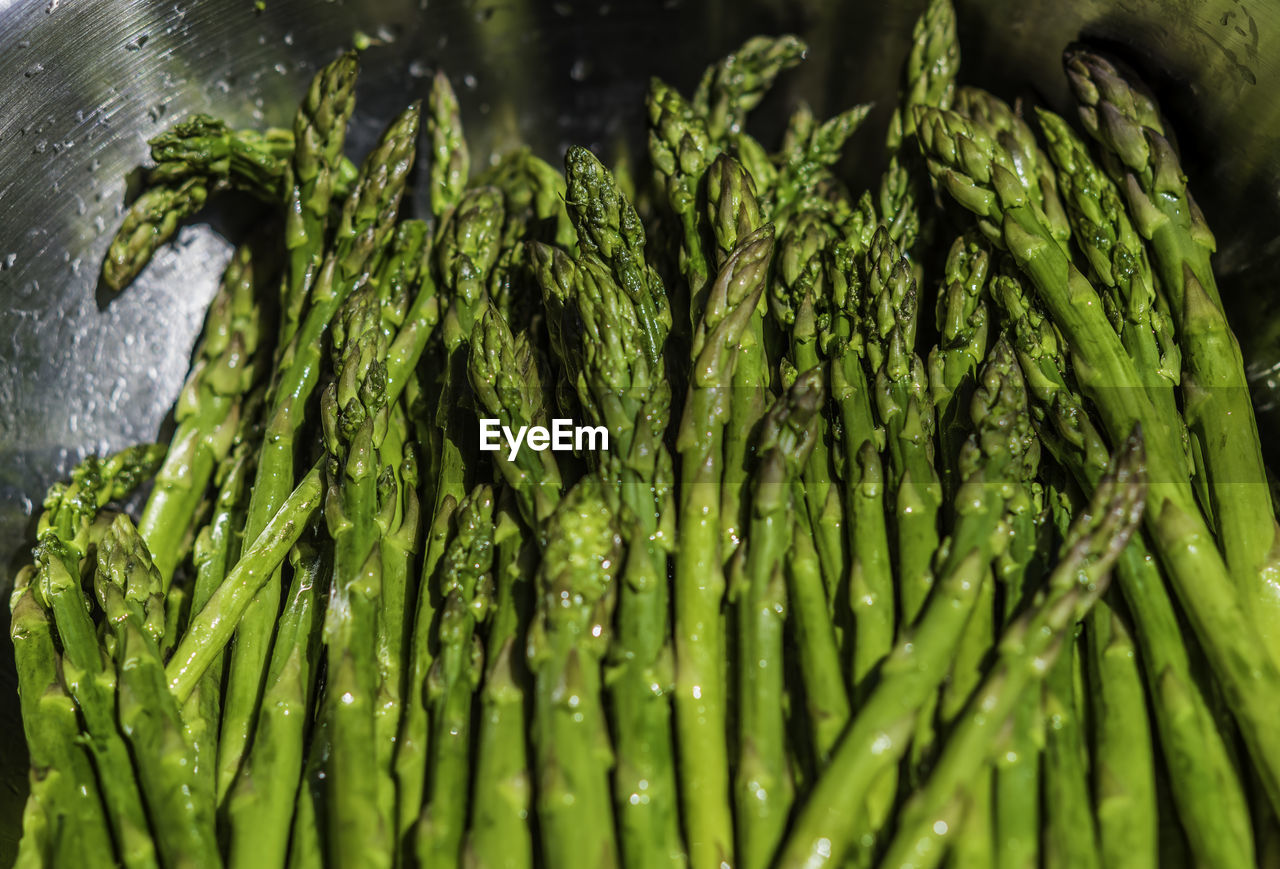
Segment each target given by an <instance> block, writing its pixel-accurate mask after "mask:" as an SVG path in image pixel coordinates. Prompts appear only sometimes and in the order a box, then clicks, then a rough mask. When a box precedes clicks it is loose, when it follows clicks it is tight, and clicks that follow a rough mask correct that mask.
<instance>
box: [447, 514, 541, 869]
mask: <svg viewBox="0 0 1280 869" xmlns="http://www.w3.org/2000/svg"><path fill="white" fill-rule="evenodd" d="M504 493H505V494H504V496H500V497H499V501H498V507H497V514H496V517H495V520H494V532H493V546H494V550H495V556H494V576H495V580H496V581H495V586H496V590H495V592H494V604H493V609H492V613H491V615H490V617H489V634H488V636H487V637H486V638H485V672H484V681H483V686H482V688H481V692H480V715H479V721H478V722H477V725H476V731H477V736H476V747H475V774H474V776H473V777H472V781H471V826H470V828H469V829H468V831H467V837H466V841H465V843H464V846H463V847H464V849H465V850H464V852H463V862H464V863H465V864H466V865H468V866H475V867H477V869H489V867H495V869H497V867H503V869H522V867H531V866H532V865H533V860H534V845H533V831H532V825H531V823H530V809H531V805H530V801H531V797H532V782H531V781H530V780H529V758H528V753H527V751H526V745H525V741H526V726H527V719H526V715H525V705H526V701H527V700H528V696H527V693H526V684H527V677H528V673H527V671H526V670H525V668H524V666H523V660H522V658H521V656H520V652H519V650H520V649H521V648H522V647H523V645H524V641H525V639H526V634H527V630H528V616H529V612H528V603H529V602H530V595H529V593H528V592H529V589H528V585H529V584H530V582H531V578H532V575H533V573H534V571H535V567H534V563H533V559H534V556H535V554H536V552H537V549H536V545H535V543H534V538H533V537H532V536H531V535H530V534H528V532H527V531H525V529H524V528H523V527H522V526H521V524H520V519H519V511H518V508H517V507H516V505H515V503H514V499H513V498H511V497H510V494H511V493H510V490H509V489H507V490H504Z"/></svg>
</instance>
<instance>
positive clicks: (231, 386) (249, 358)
mask: <svg viewBox="0 0 1280 869" xmlns="http://www.w3.org/2000/svg"><path fill="white" fill-rule="evenodd" d="M255 266H257V268H258V270H259V271H260V269H261V267H260V266H258V264H257V263H256V262H255V256H254V252H253V249H252V248H251V247H250V246H249V245H242V246H241V247H240V248H239V249H238V250H237V251H236V252H235V254H233V256H232V258H231V262H230V264H229V265H228V266H227V269H226V271H225V272H224V273H223V276H222V285H221V287H220V288H219V290H218V294H217V295H216V296H214V299H213V302H212V303H211V304H210V308H209V314H208V316H207V317H206V320H205V326H204V337H203V339H202V340H201V342H200V346H199V347H198V348H197V350H196V362H195V365H194V366H193V367H192V370H191V373H190V374H189V375H188V376H187V382H186V383H185V384H183V387H182V391H181V392H180V393H179V395H178V403H177V409H176V410H175V411H174V419H175V421H176V422H177V428H176V430H175V431H174V434H173V438H172V440H171V441H170V445H169V451H168V453H167V454H166V455H165V460H164V464H163V465H161V467H160V470H159V471H158V472H157V473H156V484H155V487H154V488H153V489H152V490H151V495H150V496H149V497H148V498H147V504H146V506H145V507H144V508H143V511H142V517H141V519H140V520H139V522H138V531H139V533H140V534H141V535H142V539H143V540H144V541H146V543H147V546H148V548H149V549H150V550H151V551H153V552H155V553H156V555H155V563H156V568H157V569H158V570H159V571H160V576H161V577H162V579H163V582H164V588H165V589H167V588H168V587H169V583H170V582H171V581H172V579H173V571H174V568H175V567H177V558H178V552H179V549H180V545H179V544H180V542H181V538H182V536H183V535H185V534H186V533H187V530H188V527H189V526H190V524H191V520H192V517H193V516H194V514H195V511H196V507H197V505H198V504H199V501H200V499H201V498H202V497H203V496H204V491H205V487H206V486H207V485H208V482H209V478H210V476H211V475H212V474H213V470H214V468H215V466H216V465H217V464H218V463H220V462H221V461H222V460H223V459H225V458H226V456H227V454H228V453H229V452H230V450H231V446H232V442H233V439H234V436H235V434H236V432H237V429H238V428H239V418H238V417H239V413H240V410H241V408H240V398H241V396H243V395H244V394H245V393H246V392H247V391H248V390H249V389H250V387H251V386H252V385H253V382H254V380H255V379H256V376H257V373H258V372H257V370H256V369H257V368H258V366H257V364H256V360H255V354H256V351H257V346H258V331H259V319H260V317H261V315H262V312H261V309H260V307H259V305H258V303H257V300H256V299H255V298H254V297H255V282H256V281H255ZM258 277H261V276H260V275H259V276H258Z"/></svg>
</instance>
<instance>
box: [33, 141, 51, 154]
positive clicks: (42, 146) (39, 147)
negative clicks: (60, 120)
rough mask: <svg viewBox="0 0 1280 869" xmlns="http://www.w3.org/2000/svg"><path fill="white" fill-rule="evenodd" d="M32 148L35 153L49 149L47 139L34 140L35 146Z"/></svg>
mask: <svg viewBox="0 0 1280 869" xmlns="http://www.w3.org/2000/svg"><path fill="white" fill-rule="evenodd" d="M32 150H34V151H35V153H37V154H43V153H44V152H45V151H47V150H49V140H48V139H41V140H40V141H38V142H36V146H35V148H34V149H32Z"/></svg>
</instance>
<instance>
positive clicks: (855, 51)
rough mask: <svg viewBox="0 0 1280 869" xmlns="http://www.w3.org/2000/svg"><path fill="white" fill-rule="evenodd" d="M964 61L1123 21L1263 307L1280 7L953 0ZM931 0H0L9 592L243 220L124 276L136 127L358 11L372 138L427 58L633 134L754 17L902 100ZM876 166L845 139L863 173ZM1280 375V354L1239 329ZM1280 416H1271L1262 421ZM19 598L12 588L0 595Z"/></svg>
mask: <svg viewBox="0 0 1280 869" xmlns="http://www.w3.org/2000/svg"><path fill="white" fill-rule="evenodd" d="M957 2H958V5H959V7H960V20H961V35H962V45H963V49H964V72H963V76H964V78H965V79H966V80H967V81H968V82H971V83H975V84H980V85H983V86H986V87H989V88H992V89H994V90H996V91H998V92H1000V93H1002V94H1003V95H1005V96H1009V97H1012V96H1017V95H1018V94H1019V93H1029V92H1034V93H1036V94H1038V95H1039V96H1040V97H1042V98H1043V99H1046V100H1047V101H1048V102H1049V103H1051V104H1054V105H1056V106H1058V107H1059V108H1062V107H1064V106H1065V101H1066V90H1065V85H1064V82H1063V78H1062V75H1061V72H1060V65H1059V56H1060V51H1061V49H1062V48H1063V46H1064V45H1065V44H1066V43H1067V42H1069V41H1071V40H1073V39H1076V38H1079V37H1085V38H1089V39H1092V40H1097V41H1101V42H1103V43H1105V44H1114V45H1115V46H1117V47H1119V48H1121V49H1122V51H1123V53H1124V54H1125V56H1127V57H1128V58H1129V59H1130V60H1131V61H1133V62H1135V63H1136V64H1137V65H1138V66H1139V67H1140V68H1141V69H1142V70H1143V71H1144V72H1146V73H1147V74H1148V75H1149V76H1150V77H1151V78H1152V79H1153V80H1154V81H1155V83H1156V85H1157V87H1158V89H1159V91H1160V94H1161V96H1162V97H1163V99H1164V100H1165V104H1166V106H1167V107H1168V108H1169V110H1170V112H1171V114H1172V115H1173V120H1174V122H1175V126H1176V127H1177V128H1179V129H1181V130H1182V131H1183V139H1182V142H1181V145H1182V147H1183V150H1184V152H1185V153H1186V154H1187V156H1188V162H1189V165H1190V166H1191V167H1192V174H1193V180H1194V182H1195V189H1196V191H1197V194H1198V195H1199V197H1200V198H1201V200H1202V202H1203V205H1204V207H1205V211H1206V212H1207V213H1208V215H1209V217H1210V219H1211V221H1212V222H1213V225H1214V227H1215V229H1216V230H1217V232H1218V238H1219V240H1220V243H1221V245H1222V248H1221V253H1220V255H1219V258H1218V265H1219V267H1220V269H1222V271H1223V272H1224V287H1225V290H1226V292H1227V293H1228V294H1229V295H1230V296H1231V297H1232V299H1233V302H1234V308H1233V311H1234V313H1235V314H1236V315H1237V316H1236V317H1235V319H1236V321H1237V323H1238V324H1239V325H1241V326H1248V325H1250V324H1251V323H1252V322H1253V321H1254V320H1256V319H1257V318H1254V317H1252V316H1251V315H1252V314H1253V312H1254V310H1255V309H1256V308H1257V306H1258V305H1260V304H1262V303H1264V302H1265V301H1266V300H1267V299H1268V298H1270V296H1271V295H1273V294H1272V293H1271V292H1270V290H1269V287H1270V285H1271V282H1272V281H1273V279H1274V278H1275V277H1276V276H1277V274H1278V273H1280V245H1278V242H1277V238H1276V231H1275V229H1276V227H1277V226H1280V221H1278V220H1277V218H1278V217H1280V204H1278V203H1280V148H1278V147H1277V145H1280V141H1277V140H1278V139H1280V99H1277V97H1276V96H1275V95H1276V94H1277V93H1280V65H1278V64H1277V58H1280V51H1278V50H1277V44H1276V41H1277V38H1278V37H1280V4H1276V3H1271V2H1266V0H1248V2H1245V0H1077V2H1071V3H1063V2H1061V0H957ZM921 6H923V0H912V2H894V0H850V2H843V3H842V2H828V0H801V2H795V0H751V2H746V3H731V2H729V0H712V2H692V0H612V2H599V0H591V2H583V0H556V2H545V0H537V2H535V0H528V2H525V3H520V2H510V0H482V2H460V0H431V2H430V3H428V2H427V0H370V2H348V3H341V2H319V0H267V2H266V8H265V10H264V11H262V12H255V11H254V10H253V8H252V3H251V2H250V0H201V2H193V0H177V2H137V0H76V2H71V0H0V58H3V63H0V589H3V588H4V587H6V586H7V585H8V584H9V583H10V582H11V577H12V574H13V572H14V570H15V568H16V566H17V565H19V564H20V563H21V562H22V560H23V559H24V558H25V557H26V551H27V546H28V544H27V542H26V541H27V539H28V537H29V535H30V530H31V527H32V524H33V518H32V511H33V510H34V509H38V506H39V501H40V498H41V497H42V493H43V491H44V490H45V488H46V487H47V486H48V485H49V484H50V482H52V481H53V480H55V479H57V478H58V477H59V476H60V475H62V474H64V473H65V472H66V470H67V469H68V468H69V467H70V466H71V465H72V464H73V463H74V462H75V461H76V460H77V459H78V458H80V457H81V456H83V455H84V454H85V453H87V452H89V451H95V450H96V451H105V450H110V449H116V448H119V447H122V446H124V445H126V444H129V443H132V442H136V441H140V440H149V439H153V438H155V437H157V435H158V433H159V434H163V427H164V421H165V416H166V414H167V412H168V408H169V406H170V405H171V403H172V401H173V399H174V397H175V395H176V393H177V390H178V388H179V386H180V384H181V381H182V378H183V376H184V374H185V371H186V367H187V360H188V355H189V353H190V351H191V348H192V345H193V343H194V341H195V337H196V333H197V331H198V329H199V325H200V322H201V316H202V311H203V308H204V306H205V304H206V303H207V301H208V299H209V297H210V296H211V294H212V292H213V289H214V282H215V280H216V276H217V274H218V272H219V270H220V268H221V266H222V264H223V263H224V262H225V260H226V259H227V257H228V256H229V242H228V241H227V240H226V239H227V237H234V236H235V234H236V233H237V232H239V231H241V230H242V229H243V227H244V225H245V224H246V223H247V222H248V221H250V220H251V219H252V212H251V211H246V209H245V205H244V203H243V202H242V201H238V200H237V201H228V202H224V203H223V204H222V205H221V206H220V207H219V208H217V209H215V213H214V215H213V217H212V219H207V220H206V219H202V220H200V221H197V222H195V223H193V224H192V225H191V226H188V227H186V228H184V229H183V230H182V232H181V234H180V235H179V237H178V240H177V243H176V244H174V245H173V246H171V247H170V248H168V249H166V250H165V251H163V252H162V253H161V254H160V255H159V256H158V257H157V259H156V261H155V262H154V263H153V264H152V265H151V266H150V267H149V268H148V269H147V271H146V272H145V273H144V274H143V275H142V277H141V278H140V280H139V281H138V282H137V283H136V284H135V285H134V286H133V287H131V288H130V289H129V290H128V291H127V292H126V293H124V294H122V295H120V296H119V297H114V298H113V297H110V296H109V295H108V294H105V293H103V292H101V291H99V289H98V287H97V269H98V263H99V261H100V259H101V256H102V254H103V251H104V250H105V248H106V245H107V242H108V239H109V236H110V233H111V232H112V231H114V230H115V228H116V227H117V225H118V224H119V221H120V217H121V214H122V210H121V209H122V204H123V202H124V199H125V193H126V187H127V183H128V178H129V175H130V172H131V171H132V170H133V169H134V167H136V166H138V165H139V164H140V163H142V162H143V161H144V160H145V158H146V144H145V140H146V139H147V138H148V137H149V136H151V135H153V134H155V133H156V132H158V131H159V130H161V129H163V128H165V127H166V126H168V125H169V124H171V123H173V122H174V121H176V120H179V119H180V118H182V117H183V116H185V115H187V114H190V113H192V112H196V111H212V112H215V113H216V114H218V115H220V116H223V117H226V118H228V119H229V120H230V121H232V122H233V123H235V124H237V125H258V126H261V125H265V124H276V125H282V124H287V123H288V122H289V119H290V117H291V113H292V107H293V106H294V105H295V103H296V100H297V98H298V97H299V95H300V94H301V92H302V89H303V87H304V86H305V83H306V81H307V79H308V78H309V76H310V74H311V73H312V72H313V71H314V70H315V68H316V66H317V65H318V64H320V63H323V62H324V61H326V60H328V59H329V58H331V57H332V56H333V55H334V53H335V52H337V51H338V50H340V49H341V48H343V47H345V46H347V45H348V44H350V42H351V39H352V35H353V33H354V32H355V31H356V30H360V31H362V32H363V33H365V34H367V35H368V36H370V37H372V39H373V42H374V44H373V45H372V47H370V48H369V49H368V50H367V51H366V52H365V53H364V57H363V68H364V72H363V75H362V78H361V83H360V88H359V92H358V94H359V108H358V110H357V116H356V120H355V123H354V128H353V131H352V134H351V137H350V140H349V141H350V143H351V149H352V150H353V151H354V152H363V150H364V149H365V148H367V147H368V146H369V144H370V143H371V141H372V140H373V138H374V136H376V134H377V131H378V130H379V129H380V128H381V126H382V124H383V123H384V122H385V121H386V120H387V119H388V118H389V117H390V116H391V115H392V114H393V113H394V112H395V111H397V110H398V109H399V108H400V107H401V106H402V105H403V104H404V103H405V102H407V101H408V100H409V99H412V98H414V97H419V96H422V95H423V94H424V93H425V90H426V86H427V82H428V81H429V76H430V75H431V73H432V72H433V71H434V70H435V68H437V67H438V66H443V67H444V68H445V69H447V70H448V71H449V72H450V74H451V76H452V77H453V79H454V82H455V85H456V86H457V87H458V90H459V92H460V94H461V96H462V101H463V105H464V109H465V111H466V113H467V118H466V120H467V122H468V125H469V132H471V133H472V137H473V139H474V140H476V141H477V143H478V144H480V145H481V146H482V147H483V146H487V145H494V146H501V145H502V144H503V143H505V142H508V141H511V140H513V139H514V138H517V137H518V138H520V139H522V140H524V141H527V142H529V143H531V144H532V145H533V146H534V147H535V148H537V149H538V150H539V151H540V152H542V153H543V154H544V155H545V156H547V157H549V158H551V159H558V157H559V155H560V154H562V153H563V150H564V148H565V147H566V146H567V145H568V144H570V143H584V144H588V145H590V146H592V147H594V148H597V149H604V150H605V151H610V150H611V149H615V148H618V147H622V146H623V145H625V144H628V143H630V144H632V145H634V144H636V143H639V142H641V141H642V138H641V137H640V135H639V131H640V130H641V124H642V117H641V111H640V105H641V103H640V99H641V96H642V94H643V92H644V89H645V86H646V82H647V77H648V76H649V75H650V74H654V73H657V74H661V75H663V76H665V77H668V78H669V79H671V80H673V81H675V82H676V83H677V84H679V85H680V86H682V87H684V88H691V87H692V86H693V84H694V83H695V82H696V79H697V75H698V72H699V71H700V69H701V66H702V65H703V64H704V63H705V62H706V61H708V60H709V59H711V58H713V57H715V56H716V55H717V54H719V53H722V52H723V51H726V50H728V49H730V48H731V47H733V46H734V45H736V44H737V43H738V42H739V41H740V40H741V39H742V38H744V37H746V36H748V35H750V34H751V33H754V32H759V31H765V32H783V31H792V32H797V33H800V34H802V35H804V36H805V37H806V38H808V39H809V41H810V44H811V46H812V51H811V58H810V60H809V61H808V63H806V64H805V65H804V66H803V67H802V68H801V69H800V70H798V71H796V72H795V73H793V74H791V75H789V76H788V77H787V78H786V80H785V86H784V90H783V92H782V93H781V94H780V95H779V96H778V97H777V98H775V99H772V100H771V101H770V102H769V103H768V104H767V105H772V106H774V107H775V109H776V108H777V107H780V106H782V105H784V104H786V103H787V102H788V101H791V100H794V99H797V98H799V97H804V98H806V99H808V100H809V101H810V102H811V103H812V104H813V105H814V106H815V107H816V108H817V109H819V110H822V111H834V110H836V109H839V108H843V107H845V106H847V105H849V104H851V103H853V102H860V101H864V100H867V99H874V100H876V102H877V104H878V108H877V110H876V112H875V113H874V114H873V117H872V119H871V122H870V128H869V129H871V130H874V131H875V132H869V133H867V134H865V135H864V136H863V137H862V138H863V140H864V141H865V142H867V143H869V145H870V146H871V147H875V145H877V144H878V142H879V136H880V133H879V131H880V130H881V129H883V124H884V121H885V118H886V116H887V112H888V107H889V106H890V105H891V104H892V101H893V98H894V92H895V87H896V75H897V70H898V68H899V66H900V64H901V60H902V58H903V56H904V54H905V52H906V49H907V44H908V43H907V39H908V35H909V32H910V24H911V21H912V20H913V19H914V17H915V15H916V14H917V13H918V11H919V8H920V7H921ZM874 165H875V164H874V162H872V161H865V162H864V161H859V160H857V159H856V157H855V158H853V159H850V160H849V161H848V165H847V168H848V170H849V172H850V174H851V175H852V176H853V177H854V179H855V180H857V179H861V180H868V179H869V178H870V177H871V173H872V172H873V171H874ZM1251 346H1252V347H1253V348H1254V349H1252V351H1251V353H1252V358H1253V361H1254V365H1255V368H1257V369H1258V370H1259V372H1260V373H1261V376H1263V377H1265V376H1266V375H1267V372H1266V370H1265V369H1267V368H1268V366H1269V365H1270V363H1271V362H1272V361H1274V360H1280V351H1277V350H1275V349H1274V348H1273V346H1272V344H1271V343H1270V339H1269V336H1267V335H1266V334H1262V335H1260V336H1258V337H1257V338H1254V339H1251ZM1267 425H1268V426H1269V428H1268V431H1269V432H1270V431H1275V430H1276V428H1275V426H1274V425H1272V424H1271V423H1270V422H1269V421H1268V423H1267ZM0 610H3V612H4V615H3V616H0V618H7V608H3V607H0ZM10 657H11V653H10V650H9V648H8V645H7V644H4V645H3V654H0V729H2V731H3V732H5V733H8V734H10V739H9V741H8V742H7V743H6V746H5V747H3V748H0V861H6V862H7V860H8V859H9V857H10V856H11V855H12V853H13V852H12V846H13V841H14V836H15V835H16V829H17V820H18V811H19V809H20V806H21V799H22V792H23V790H24V784H23V781H24V778H23V773H24V769H25V766H24V764H25V760H24V758H23V757H22V752H21V745H20V740H17V739H16V738H15V737H14V736H13V734H16V733H17V732H19V731H18V730H17V728H18V727H19V726H20V725H18V724H17V722H16V717H15V708H14V707H15V704H14V690H13V684H14V679H13V674H12V665H11V662H9V661H8V659H9V658H10Z"/></svg>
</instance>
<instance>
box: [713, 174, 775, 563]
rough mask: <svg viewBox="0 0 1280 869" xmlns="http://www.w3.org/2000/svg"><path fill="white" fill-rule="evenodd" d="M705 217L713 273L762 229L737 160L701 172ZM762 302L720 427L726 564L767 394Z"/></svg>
mask: <svg viewBox="0 0 1280 869" xmlns="http://www.w3.org/2000/svg"><path fill="white" fill-rule="evenodd" d="M707 218H708V222H709V224H710V226H711V230H712V232H713V233H714V235H715V238H716V257H715V264H716V267H717V268H719V267H721V266H723V265H724V262H725V259H726V258H728V256H729V255H730V254H731V253H732V252H733V249H734V248H735V247H737V246H738V243H739V242H740V241H741V240H742V239H744V238H746V237H747V236H749V235H751V233H753V232H755V231H756V230H758V229H759V228H760V227H761V226H763V225H764V219H763V218H762V216H761V214H760V203H759V201H758V200H757V198H756V187H755V181H754V180H753V178H752V175H751V173H749V172H748V171H747V170H746V168H745V167H744V166H743V165H742V164H741V163H740V162H738V161H737V160H735V159H733V158H732V157H730V156H728V155H727V154H721V155H720V156H718V157H716V159H715V161H714V162H713V163H712V164H711V169H710V170H709V171H708V173H707ZM765 308H766V304H765V299H764V297H763V296H762V297H761V300H760V302H758V303H757V305H756V308H755V310H754V311H753V312H752V314H751V319H750V320H749V321H748V323H747V328H746V329H745V330H744V331H743V333H742V336H741V337H740V338H739V339H738V350H737V357H736V359H735V361H734V364H733V379H732V389H731V391H730V396H729V420H728V423H727V424H726V425H725V434H724V437H725V440H724V475H723V477H722V478H721V481H720V491H721V497H720V529H721V533H720V545H721V547H722V548H723V551H722V554H723V556H724V558H725V560H726V561H727V560H728V559H729V558H730V557H731V556H732V555H733V552H734V550H735V549H736V548H737V545H738V542H739V541H740V540H741V538H742V535H743V534H745V533H746V523H747V513H748V509H749V507H748V505H749V499H747V498H744V497H743V491H744V486H745V485H746V483H747V480H748V477H749V474H750V464H751V459H752V455H751V446H752V443H753V441H754V437H755V435H756V428H757V427H758V425H759V423H760V420H761V419H762V418H763V417H764V412H765V397H766V395H767V393H768V389H769V365H768V361H767V359H766V358H765V330H764V318H765Z"/></svg>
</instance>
